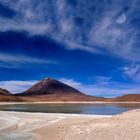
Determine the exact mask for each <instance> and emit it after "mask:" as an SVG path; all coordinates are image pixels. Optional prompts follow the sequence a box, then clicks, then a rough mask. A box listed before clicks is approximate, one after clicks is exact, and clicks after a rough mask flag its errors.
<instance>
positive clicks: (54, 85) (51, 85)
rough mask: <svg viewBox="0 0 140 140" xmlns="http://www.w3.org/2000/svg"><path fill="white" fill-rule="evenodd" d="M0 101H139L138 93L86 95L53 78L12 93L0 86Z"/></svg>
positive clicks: (139, 95)
mask: <svg viewBox="0 0 140 140" xmlns="http://www.w3.org/2000/svg"><path fill="white" fill-rule="evenodd" d="M0 101H15V102H51V101H52V102H96V101H99V102H140V94H125V95H122V96H119V97H115V98H104V97H96V96H90V95H86V94H84V93H82V92H80V91H79V90H77V89H75V88H73V87H71V86H69V85H67V84H65V83H62V82H60V81H58V80H55V79H53V78H45V79H43V80H41V81H39V82H37V83H36V84H34V85H33V86H32V87H31V88H29V89H27V90H26V91H24V92H22V93H18V94H12V93H10V92H9V91H7V90H5V89H2V88H0Z"/></svg>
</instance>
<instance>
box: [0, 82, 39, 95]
mask: <svg viewBox="0 0 140 140" xmlns="http://www.w3.org/2000/svg"><path fill="white" fill-rule="evenodd" d="M36 82H37V81H35V80H31V81H19V80H15V81H0V88H3V89H7V90H8V91H10V92H11V93H13V94H15V93H21V92H23V91H25V90H27V89H28V88H30V87H31V86H32V85H34V84H35V83H36Z"/></svg>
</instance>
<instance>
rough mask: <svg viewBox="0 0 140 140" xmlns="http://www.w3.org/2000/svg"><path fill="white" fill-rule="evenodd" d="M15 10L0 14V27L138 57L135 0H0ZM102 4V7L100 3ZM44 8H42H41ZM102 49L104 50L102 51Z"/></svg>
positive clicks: (87, 48)
mask: <svg viewBox="0 0 140 140" xmlns="http://www.w3.org/2000/svg"><path fill="white" fill-rule="evenodd" d="M0 2H1V3H2V5H4V6H7V7H9V9H10V10H13V11H14V12H15V13H16V14H15V15H14V16H13V17H12V18H7V17H1V18H0V26H1V28H0V30H1V31H9V30H14V31H27V32H28V33H29V34H30V35H36V34H39V35H40V34H41V35H45V36H49V37H51V38H52V39H54V40H56V41H58V42H60V43H62V44H65V47H66V48H67V49H81V50H85V51H88V52H92V53H103V52H106V53H107V54H109V55H114V54H115V56H118V57H120V58H123V59H129V60H133V61H140V56H139V54H138V53H137V52H139V51H140V48H139V46H138V44H139V40H138V38H137V36H138V34H139V31H138V29H137V26H136V25H134V23H133V22H132V21H134V20H135V16H133V15H136V14H138V13H137V11H136V8H137V9H140V8H139V7H138V5H139V1H138V0H134V1H131V0H128V1H127V3H126V1H125V0H118V1H117V2H116V1H114V0H112V1H110V3H109V2H108V1H102V2H97V1H91V0H88V1H87V0H82V1H81V0H77V1H70V0H56V1H51V2H50V1H49V0H46V1H43V0H37V1H34V0H19V1H14V2H13V1H11V0H5V1H3V0H0ZM103 5H104V7H103ZM44 11H45V12H44ZM103 50H105V51H103Z"/></svg>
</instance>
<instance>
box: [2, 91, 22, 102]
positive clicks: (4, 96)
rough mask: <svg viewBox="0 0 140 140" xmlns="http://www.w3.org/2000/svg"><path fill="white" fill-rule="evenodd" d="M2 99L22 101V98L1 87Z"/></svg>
mask: <svg viewBox="0 0 140 140" xmlns="http://www.w3.org/2000/svg"><path fill="white" fill-rule="evenodd" d="M0 101H5V102H12V101H13V102H14V101H19V102H20V101H21V99H19V98H18V97H16V96H13V95H12V94H11V93H10V92H9V91H7V90H5V89H2V88H0Z"/></svg>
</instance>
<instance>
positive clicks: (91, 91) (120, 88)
mask: <svg viewBox="0 0 140 140" xmlns="http://www.w3.org/2000/svg"><path fill="white" fill-rule="evenodd" d="M97 79H98V78H97ZM107 79H108V80H107ZM98 80H99V79H98ZM98 80H97V82H95V83H93V84H84V83H81V82H77V81H75V80H74V79H66V78H62V79H60V81H62V82H64V83H66V84H68V85H70V86H72V87H74V88H77V89H78V90H80V91H81V92H83V93H86V94H88V95H93V96H101V97H116V96H121V95H124V94H135V93H137V94H138V93H140V87H139V85H135V84H134V85H133V84H125V83H118V82H114V81H110V78H106V79H105V77H104V78H101V80H102V81H98ZM101 83H103V84H101ZM104 83H105V84H104Z"/></svg>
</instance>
